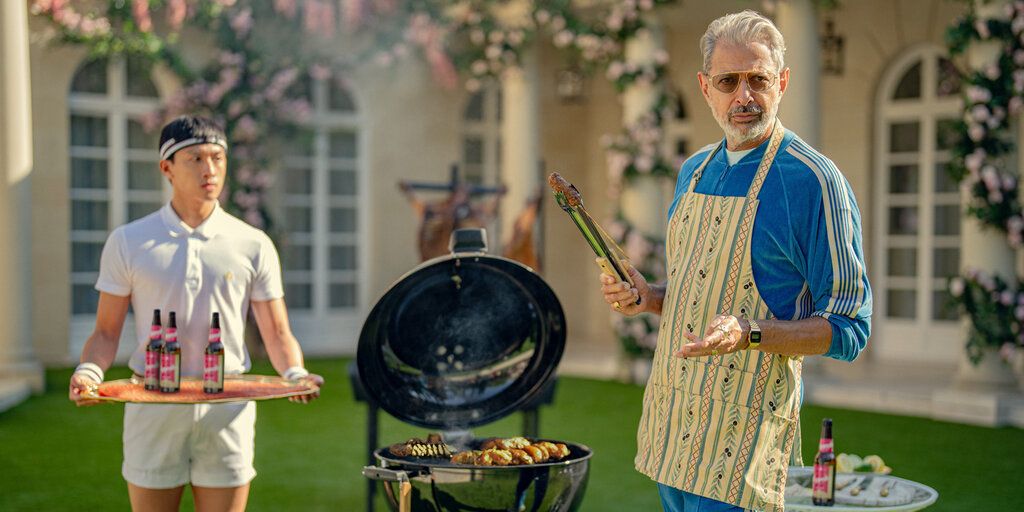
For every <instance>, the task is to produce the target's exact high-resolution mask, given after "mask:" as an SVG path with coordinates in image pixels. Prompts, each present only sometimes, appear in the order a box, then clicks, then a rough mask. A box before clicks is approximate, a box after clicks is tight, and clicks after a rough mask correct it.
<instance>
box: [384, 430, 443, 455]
mask: <svg viewBox="0 0 1024 512" xmlns="http://www.w3.org/2000/svg"><path fill="white" fill-rule="evenodd" d="M388 449H389V450H391V453H392V454H394V455H397V456H399V457H423V458H432V459H447V458H449V457H451V456H452V450H451V448H450V447H449V446H448V445H446V444H444V442H442V441H441V436H439V435H437V434H430V435H429V436H427V440H426V441H424V440H422V439H420V438H418V437H414V438H412V439H410V440H408V441H406V442H404V443H398V444H393V445H391V447H390V448H388Z"/></svg>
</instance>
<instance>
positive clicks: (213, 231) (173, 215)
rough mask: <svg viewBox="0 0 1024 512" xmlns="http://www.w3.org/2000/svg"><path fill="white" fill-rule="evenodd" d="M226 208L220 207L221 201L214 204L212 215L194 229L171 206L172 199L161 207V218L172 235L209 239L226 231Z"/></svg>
mask: <svg viewBox="0 0 1024 512" xmlns="http://www.w3.org/2000/svg"><path fill="white" fill-rule="evenodd" d="M225 215H227V214H226V213H224V210H223V209H221V207H220V202H219V201H218V202H217V204H215V205H214V207H213V211H212V212H210V216H209V217H207V218H206V220H204V221H203V223H202V224H200V225H198V226H196V227H195V228H194V229H193V228H192V227H190V226H189V225H188V224H185V221H183V220H181V217H178V214H177V212H175V211H174V208H172V207H171V203H170V201H168V202H167V204H165V205H164V207H163V208H161V209H160V218H161V219H162V220H163V222H164V225H165V226H166V227H167V230H168V231H170V234H171V236H172V237H176V238H177V237H183V238H184V237H190V236H196V237H198V238H201V239H203V240H209V239H211V238H213V237H215V236H217V235H220V234H222V233H223V232H224V227H225V226H224V220H225Z"/></svg>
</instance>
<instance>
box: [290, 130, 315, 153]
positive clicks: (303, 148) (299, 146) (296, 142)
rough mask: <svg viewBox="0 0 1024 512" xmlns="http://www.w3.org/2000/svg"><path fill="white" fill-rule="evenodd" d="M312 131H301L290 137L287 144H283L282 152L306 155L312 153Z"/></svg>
mask: <svg viewBox="0 0 1024 512" xmlns="http://www.w3.org/2000/svg"><path fill="white" fill-rule="evenodd" d="M314 138H315V137H314V135H313V132H310V131H303V132H300V133H298V134H296V135H295V136H294V137H291V138H290V139H289V141H288V144H285V147H284V154H285V155H286V156H302V157H308V156H311V155H312V154H313V140H314Z"/></svg>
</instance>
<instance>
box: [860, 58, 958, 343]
mask: <svg viewBox="0 0 1024 512" xmlns="http://www.w3.org/2000/svg"><path fill="white" fill-rule="evenodd" d="M943 55H944V52H943V51H942V50H941V49H939V48H937V47H932V46H925V47H918V48H916V49H913V50H911V51H910V52H908V53H906V54H904V55H903V56H901V57H900V58H898V59H897V60H896V61H895V62H894V63H893V64H892V65H891V66H890V69H889V71H888V72H887V73H886V75H885V76H884V77H883V79H882V84H881V87H880V88H879V92H878V99H877V109H878V110H877V116H876V122H877V125H876V137H877V139H876V141H875V147H876V165H875V170H874V177H873V181H874V194H873V195H874V198H875V205H874V212H873V213H874V219H875V220H874V243H873V246H874V264H873V266H874V268H875V270H874V276H875V277H874V279H873V281H874V283H873V284H874V289H875V290H874V291H875V300H876V308H875V317H876V319H877V320H876V326H877V327H876V332H877V333H878V334H879V336H877V337H876V336H872V338H873V339H877V340H879V341H878V343H877V345H876V347H875V350H876V351H877V353H879V354H880V356H881V357H885V358H889V359H911V358H912V359H914V360H918V361H919V360H921V359H928V358H934V359H935V360H945V359H949V358H951V357H953V354H955V353H956V351H958V350H959V349H960V344H961V340H960V338H959V329H958V324H957V320H958V318H959V317H958V316H957V313H956V310H955V309H954V308H951V307H950V306H949V297H948V295H947V292H946V283H947V279H948V278H949V277H950V276H953V275H956V274H958V273H959V268H960V215H961V212H960V193H959V187H958V186H957V184H956V183H955V182H954V181H953V180H951V179H950V177H949V175H948V174H947V172H946V167H947V165H948V163H949V160H950V158H951V154H950V148H951V147H952V145H953V142H954V140H955V123H956V120H957V118H958V117H959V116H960V115H961V113H962V107H961V101H960V97H959V95H958V91H959V80H958V78H957V77H958V75H957V73H956V71H955V68H954V67H953V65H952V63H950V62H949V60H947V59H946V58H945V57H944V56H943Z"/></svg>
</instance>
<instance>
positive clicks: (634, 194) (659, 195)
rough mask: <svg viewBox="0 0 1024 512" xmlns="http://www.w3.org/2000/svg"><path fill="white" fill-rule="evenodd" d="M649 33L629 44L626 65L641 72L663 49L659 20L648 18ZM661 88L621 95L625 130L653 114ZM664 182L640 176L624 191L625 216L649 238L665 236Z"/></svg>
mask: <svg viewBox="0 0 1024 512" xmlns="http://www.w3.org/2000/svg"><path fill="white" fill-rule="evenodd" d="M645 21H646V23H645V25H646V26H647V28H646V29H644V30H641V31H639V32H637V34H636V35H635V36H634V37H632V38H630V39H629V40H627V41H626V48H625V57H626V63H627V64H633V65H636V66H637V67H638V68H643V67H646V66H651V65H653V64H654V62H655V59H656V55H657V53H658V50H660V49H662V48H664V45H665V43H664V37H663V36H662V33H661V28H660V26H659V25H658V23H657V20H656V19H654V18H653V17H652V16H648V18H647V19H646V20H645ZM659 92H660V84H658V83H634V84H632V85H630V86H629V87H628V88H627V89H626V91H625V92H624V93H623V95H622V121H623V124H624V125H625V126H630V125H632V124H634V123H636V122H637V120H639V119H640V118H641V117H643V116H644V115H645V114H648V113H650V112H651V109H653V108H654V105H655V103H656V102H657V101H658V94H659ZM664 181H665V180H664V179H660V178H653V177H647V176H640V177H637V178H634V179H633V180H631V181H630V182H629V183H628V184H626V185H625V186H624V187H623V190H622V196H621V201H622V214H623V215H624V216H625V217H626V220H627V221H628V222H629V223H630V224H632V225H633V226H634V227H635V228H636V229H638V230H640V232H641V233H644V234H646V235H648V236H654V237H663V236H664V235H665V214H666V213H667V211H668V204H667V203H668V201H667V198H666V197H665V194H664V188H663V186H664Z"/></svg>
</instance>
